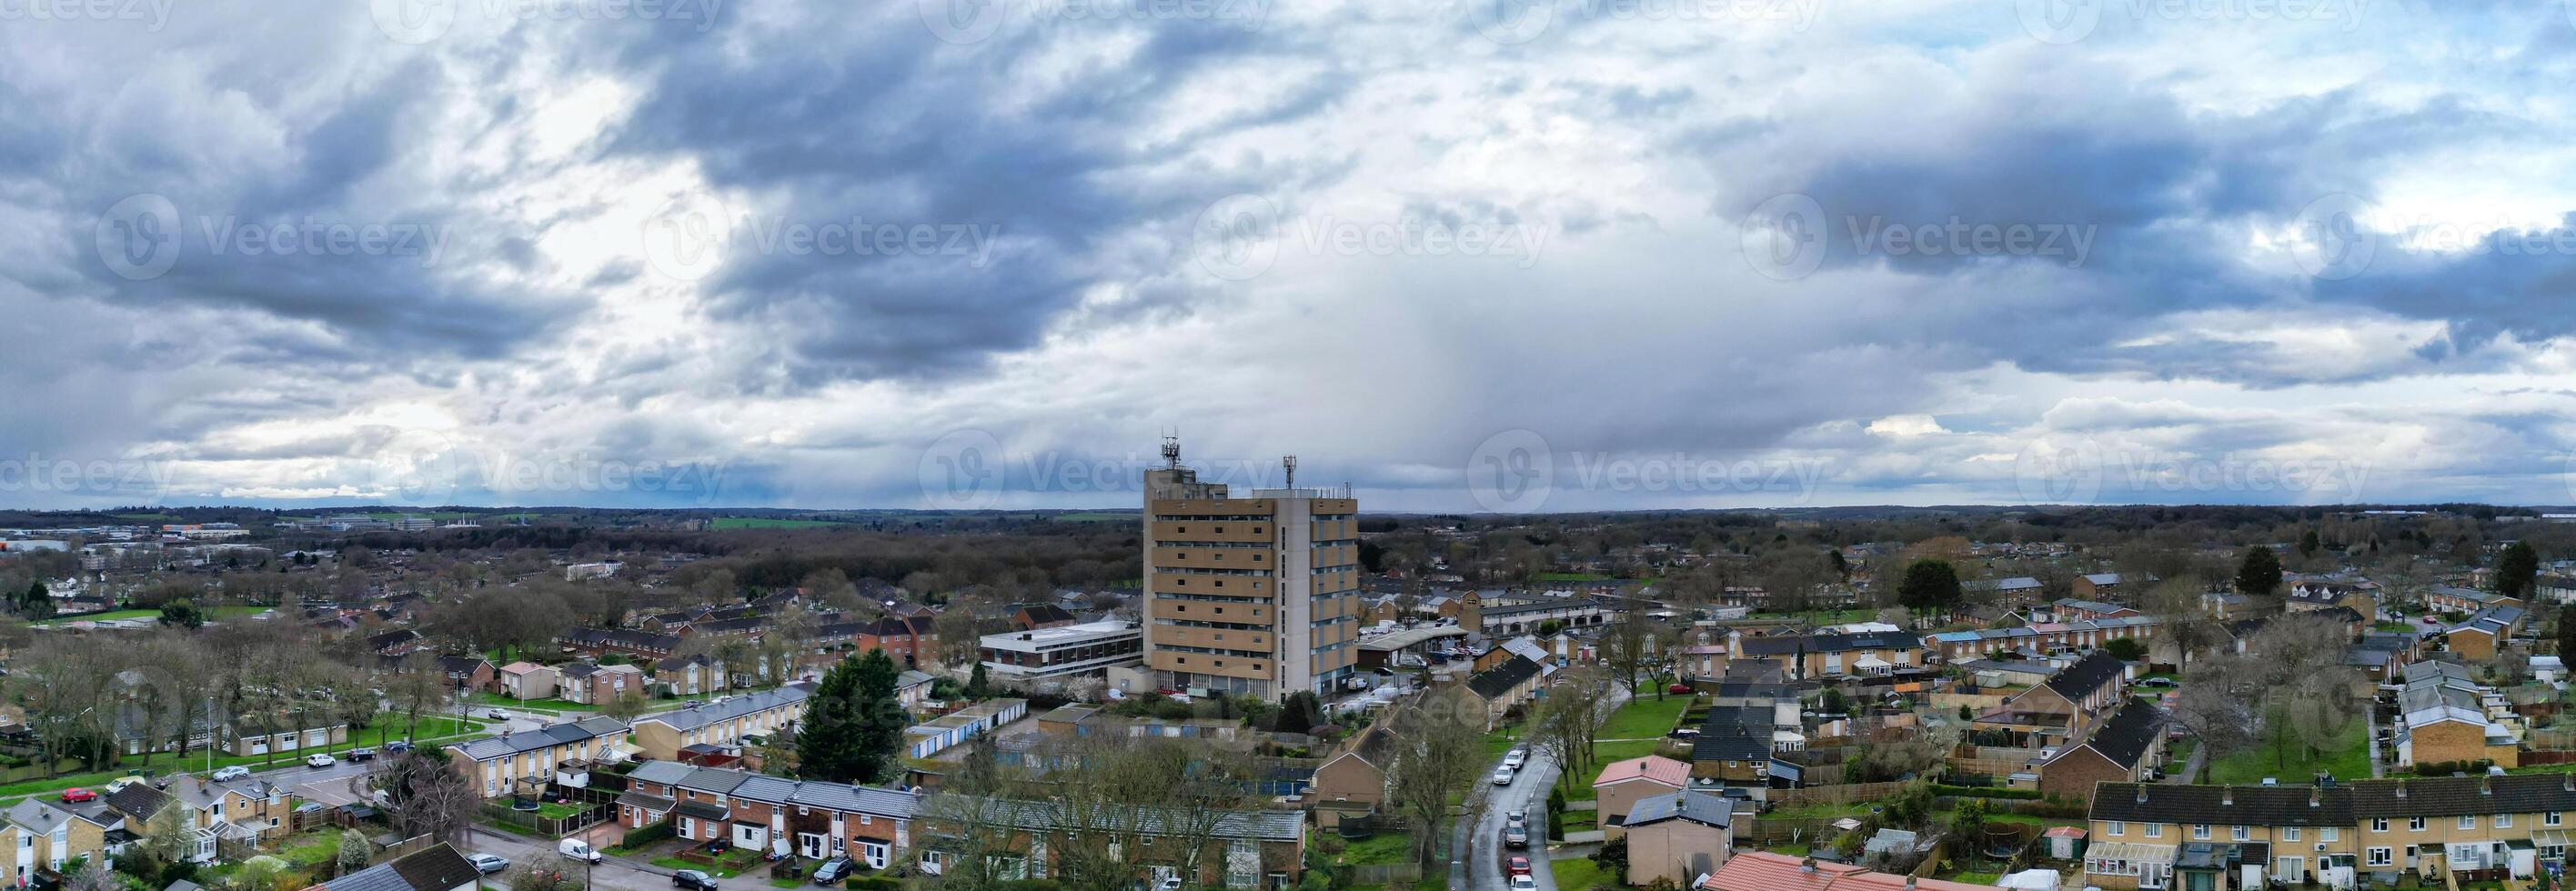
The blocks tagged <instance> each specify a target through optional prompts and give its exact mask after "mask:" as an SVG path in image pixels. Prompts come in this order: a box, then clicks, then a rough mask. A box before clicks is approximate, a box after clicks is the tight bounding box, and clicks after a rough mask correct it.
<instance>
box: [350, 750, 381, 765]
mask: <svg viewBox="0 0 2576 891" xmlns="http://www.w3.org/2000/svg"><path fill="white" fill-rule="evenodd" d="M349 760H351V761H356V762H359V763H362V764H363V763H365V762H368V761H374V760H376V750H374V749H371V748H364V747H360V748H355V749H350V750H349Z"/></svg>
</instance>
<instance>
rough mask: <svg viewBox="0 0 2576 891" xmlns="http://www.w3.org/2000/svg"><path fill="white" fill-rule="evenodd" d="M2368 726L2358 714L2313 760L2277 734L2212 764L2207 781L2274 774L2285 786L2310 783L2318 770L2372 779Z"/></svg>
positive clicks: (2241, 781) (2251, 779) (2225, 781)
mask: <svg viewBox="0 0 2576 891" xmlns="http://www.w3.org/2000/svg"><path fill="white" fill-rule="evenodd" d="M2368 725H2369V722H2367V721H2364V720H2361V719H2360V718H2358V717H2355V718H2354V719H2353V720H2352V722H2351V723H2350V724H2349V725H2346V726H2345V727H2344V729H2343V732H2342V733H2338V734H2336V735H2335V739H2334V744H2333V745H2330V746H2327V747H2325V749H2324V751H2322V752H2319V753H2318V756H2317V757H2316V758H2315V759H2313V760H2311V759H2309V758H2307V757H2306V755H2307V753H2306V752H2305V751H2304V748H2303V747H2302V746H2300V745H2299V744H2298V742H2297V741H2296V740H2295V739H2291V740H2287V741H2283V740H2281V739H2279V737H2278V736H2277V735H2274V736H2273V737H2272V738H2268V739H2265V740H2263V741H2261V742H2259V743H2256V744H2255V745H2254V746H2252V747H2250V748H2247V749H2244V750H2242V751H2239V752H2235V753H2232V754H2230V755H2228V756H2227V757H2226V758H2222V759H2220V760H2218V761H2216V762H2213V763H2211V764H2210V765H2209V779H2208V781H2209V782H2210V783H2213V784H2244V783H2255V782H2260V781H2261V780H2262V779H2263V778H2264V777H2275V778H2278V779H2279V780H2280V781H2281V782H2282V783H2283V784H2285V785H2286V784H2296V783H2304V782H2307V781H2308V780H2309V779H2310V778H2311V777H2313V776H2315V775H2316V772H2317V771H2319V770H2323V771H2325V772H2327V773H2328V774H2331V775H2333V776H2334V778H2335V779H2338V780H2366V779H2369V778H2370V749H2369V744H2370V740H2369V738H2368V734H2369V729H2368ZM2275 726H2278V725H2277V724H2276V725H2275Z"/></svg>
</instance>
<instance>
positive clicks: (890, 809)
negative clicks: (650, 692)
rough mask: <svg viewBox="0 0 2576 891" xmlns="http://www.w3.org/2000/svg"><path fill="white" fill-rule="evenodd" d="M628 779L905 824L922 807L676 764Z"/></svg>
mask: <svg viewBox="0 0 2576 891" xmlns="http://www.w3.org/2000/svg"><path fill="white" fill-rule="evenodd" d="M628 778H629V779H631V780H634V781H636V782H644V783H659V784H662V785H666V786H673V787H677V788H680V789H686V790H689V791H692V792H710V793H714V794H718V795H725V796H730V797H733V798H743V799H748V800H751V801H758V802H762V803H765V804H801V805H805V806H808V807H821V808H831V809H833V810H839V811H849V812H854V813H864V814H872V815H875V816H880V817H893V818H896V819H904V820H909V819H912V817H913V814H914V812H915V810H916V809H917V806H918V805H919V803H920V800H919V799H917V798H914V797H913V796H912V795H911V794H910V793H906V792H897V791H895V790H892V789H880V788H877V787H875V786H857V785H851V784H848V783H827V782H823V781H820V780H803V781H798V780H790V779H785V778H781V777H773V776H767V775H763V774H755V773H750V772H747V771H740V770H729V769H725V768H717V767H691V766H689V765H686V764H681V763H680V762H677V761H651V762H646V763H645V764H644V766H642V767H638V768H636V769H635V772H634V773H633V774H630V775H628ZM687 806H688V805H686V804H682V805H681V807H683V808H685V807H687Z"/></svg>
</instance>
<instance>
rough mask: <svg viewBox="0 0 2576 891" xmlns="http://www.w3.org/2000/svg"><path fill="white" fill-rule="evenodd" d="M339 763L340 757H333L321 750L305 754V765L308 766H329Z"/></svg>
mask: <svg viewBox="0 0 2576 891" xmlns="http://www.w3.org/2000/svg"><path fill="white" fill-rule="evenodd" d="M338 763H340V759H338V758H333V757H331V756H329V755H325V754H322V753H320V752H315V753H313V754H310V755H306V756H304V766H306V767H329V766H331V765H334V764H338Z"/></svg>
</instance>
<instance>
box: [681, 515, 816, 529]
mask: <svg viewBox="0 0 2576 891" xmlns="http://www.w3.org/2000/svg"><path fill="white" fill-rule="evenodd" d="M846 525H849V524H847V523H843V522H839V521H836V520H782V519H772V518H769V517H717V518H715V519H714V520H713V521H710V522H709V523H707V526H708V527H709V528H713V529H829V528H832V527H834V526H846Z"/></svg>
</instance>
